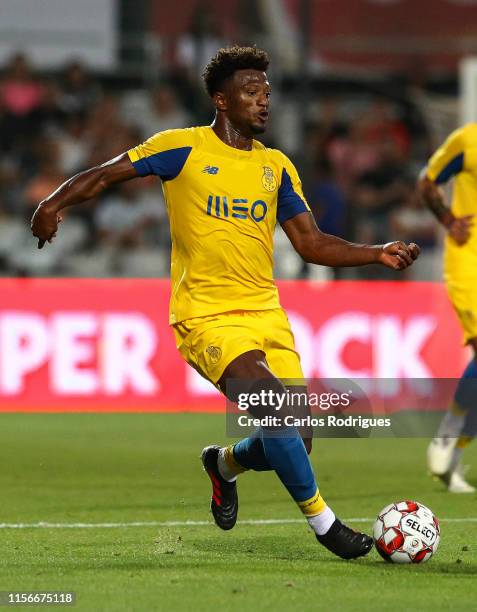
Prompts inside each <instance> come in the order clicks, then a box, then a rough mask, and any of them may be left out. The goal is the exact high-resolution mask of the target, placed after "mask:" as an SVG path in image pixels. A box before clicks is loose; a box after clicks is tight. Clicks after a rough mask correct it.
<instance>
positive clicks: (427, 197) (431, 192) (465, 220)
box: [417, 170, 474, 245]
mask: <svg viewBox="0 0 477 612" xmlns="http://www.w3.org/2000/svg"><path fill="white" fill-rule="evenodd" d="M417 190H418V193H419V196H420V198H421V201H422V202H423V203H424V204H425V205H426V206H427V207H428V208H429V210H431V211H432V213H433V214H434V216H435V217H436V219H437V220H438V221H439V222H440V223H441V224H442V225H443V226H444V227H445V228H446V229H447V231H448V233H449V235H450V236H451V237H452V238H453V239H454V240H455V242H457V244H459V245H462V244H465V243H466V242H467V240H468V239H469V238H470V232H471V229H472V223H473V218H474V215H465V216H464V217H456V216H455V215H454V214H453V213H452V211H451V210H450V208H449V207H448V206H447V205H446V203H445V197H444V192H443V190H442V189H441V188H440V187H439V185H437V184H436V183H435V182H434V181H432V180H431V179H430V178H429V177H428V176H426V173H425V170H424V171H423V173H422V174H421V176H420V178H419V181H418V183H417Z"/></svg>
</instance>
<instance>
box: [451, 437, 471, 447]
mask: <svg viewBox="0 0 477 612" xmlns="http://www.w3.org/2000/svg"><path fill="white" fill-rule="evenodd" d="M472 440H473V438H471V437H470V436H459V438H458V440H457V442H456V445H455V447H456V448H460V449H464V448H466V447H467V446H469V444H470V443H471V442H472Z"/></svg>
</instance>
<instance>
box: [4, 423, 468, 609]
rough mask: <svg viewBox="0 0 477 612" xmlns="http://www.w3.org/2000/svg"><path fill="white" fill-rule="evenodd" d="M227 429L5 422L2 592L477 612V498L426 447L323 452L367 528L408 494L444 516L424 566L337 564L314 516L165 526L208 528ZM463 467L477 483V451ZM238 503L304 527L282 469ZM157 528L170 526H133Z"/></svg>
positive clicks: (325, 475) (319, 445)
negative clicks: (215, 467)
mask: <svg viewBox="0 0 477 612" xmlns="http://www.w3.org/2000/svg"><path fill="white" fill-rule="evenodd" d="M224 428H225V423H224V418H223V417H222V416H216V415H215V416H214V415H205V414H200V415H197V414H195V415H193V414H192V415H191V414H187V415H186V414H177V415H168V414H144V415H143V414H137V415H114V414H108V415H92V414H69V415H44V414H43V415H31V414H27V415H19V414H2V415H0V462H1V472H0V491H1V505H0V523H1V524H2V526H1V528H0V540H1V550H2V555H1V556H0V591H7V590H12V591H36V590H39V591H45V590H48V591H61V590H68V591H75V592H76V596H77V603H76V605H75V608H74V609H81V610H93V611H94V610H111V611H113V610H114V611H122V610H134V611H135V610H138V611H143V610H144V611H145V610H171V609H176V610H189V609H195V610H204V611H205V610H211V609H223V610H227V611H228V610H244V609H252V608H253V609H255V610H259V611H262V610H275V611H276V610H292V609H293V610H294V609H299V610H300V609H301V610H315V609H322V610H367V609H371V608H372V609H377V610H396V609H409V610H431V609H432V610H447V609H449V608H452V609H453V610H469V609H474V608H475V602H476V601H477V580H476V572H477V538H476V534H477V507H476V496H475V495H470V496H469V495H462V496H459V495H452V496H451V495H449V494H447V493H445V492H444V490H443V489H442V488H441V486H440V484H439V483H437V482H434V481H432V480H431V479H430V478H429V477H428V476H427V475H426V470H425V465H424V453H425V448H426V444H427V441H426V440H418V439H414V440H403V439H401V440H394V439H391V440H389V439H367V440H336V439H335V440H316V441H315V449H314V452H313V455H312V456H313V462H314V465H315V471H316V474H317V476H318V479H319V483H320V488H321V490H322V492H323V495H324V497H325V499H327V501H328V502H329V504H330V505H331V506H332V507H333V509H334V510H335V512H336V513H337V514H338V515H339V516H340V517H342V518H344V519H353V518H354V519H365V520H364V521H361V522H355V523H354V525H355V526H356V527H357V528H360V529H366V530H368V531H369V530H370V529H371V527H372V522H373V521H372V518H373V517H374V516H375V515H376V514H377V512H378V511H379V510H380V509H381V508H382V507H383V506H385V505H386V504H387V503H389V502H391V501H394V500H397V499H401V498H411V499H417V500H419V501H421V502H423V503H424V504H426V505H428V506H429V507H430V508H432V510H433V511H434V512H435V513H436V515H437V516H438V517H439V518H440V519H443V520H442V524H441V527H442V539H441V546H440V549H439V550H438V552H437V554H436V556H435V557H434V558H433V559H431V560H430V561H429V562H428V563H427V564H424V565H416V566H395V565H388V564H386V563H385V562H383V561H382V560H381V559H380V557H379V556H378V555H377V553H376V552H375V551H373V552H372V553H371V554H370V555H369V556H368V557H366V558H364V559H360V560H357V561H353V562H345V561H341V560H339V559H336V558H334V557H333V556H332V555H331V554H330V553H328V552H327V551H326V550H324V549H323V548H321V547H320V546H319V545H318V543H317V542H316V541H315V538H314V536H313V534H312V533H311V532H310V531H309V530H308V528H307V526H306V523H305V522H304V521H303V522H297V523H286V522H280V523H277V524H239V525H237V526H236V528H235V529H233V530H232V531H231V532H227V533H225V532H221V531H220V530H219V529H217V528H216V527H214V526H213V525H212V524H206V525H203V524H194V525H183V524H176V525H171V524H164V523H168V522H171V521H172V522H185V521H195V522H201V521H210V515H209V513H208V499H209V494H210V492H209V488H210V487H209V480H208V478H207V477H206V476H205V474H204V473H203V472H202V470H201V465H200V462H199V459H198V457H199V454H200V451H201V449H202V447H203V446H204V445H206V444H207V443H211V442H224V441H226V438H225V434H224ZM466 461H469V462H470V463H471V464H473V466H474V472H475V473H476V474H477V446H476V447H475V448H474V447H471V448H470V449H469V451H468V452H467V453H466ZM470 481H472V478H470ZM473 481H474V483H475V481H476V478H475V476H474V480H473ZM239 495H240V503H241V509H240V519H242V520H252V521H253V520H260V519H278V520H281V521H285V520H290V519H292V520H293V519H297V520H298V519H300V514H299V512H298V510H297V508H296V507H295V505H294V504H293V502H292V501H291V500H290V499H289V498H288V495H287V493H286V491H285V490H284V489H283V488H282V486H281V485H280V483H279V482H278V480H277V478H276V477H275V475H274V474H266V473H261V474H256V473H249V474H244V475H243V476H242V477H241V478H240V484H239ZM367 519H371V520H367ZM463 519H464V520H463ZM465 519H467V521H466V520H465ZM469 519H474V520H473V521H472V520H469ZM39 522H47V523H52V524H64V525H67V526H62V527H58V526H56V527H54V526H50V527H33V526H30V527H29V526H28V525H32V524H36V523H39ZM145 522H146V523H147V522H152V523H162V524H153V525H142V526H141V525H132V524H131V523H145ZM79 524H83V526H80V525H79ZM85 524H86V525H96V526H94V527H92V526H89V527H86V526H84V525H85ZM111 524H113V525H116V526H111ZM13 525H15V526H16V527H13ZM20 525H23V527H20ZM74 525H76V526H74ZM57 608H58V607H56V609H57ZM48 609H54V608H48Z"/></svg>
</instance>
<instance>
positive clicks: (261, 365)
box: [204, 351, 373, 559]
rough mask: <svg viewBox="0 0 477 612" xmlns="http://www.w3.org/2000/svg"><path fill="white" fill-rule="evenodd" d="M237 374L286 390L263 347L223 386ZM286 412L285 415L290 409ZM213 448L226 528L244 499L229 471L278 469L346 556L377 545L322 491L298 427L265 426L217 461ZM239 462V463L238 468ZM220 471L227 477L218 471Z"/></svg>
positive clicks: (255, 412)
mask: <svg viewBox="0 0 477 612" xmlns="http://www.w3.org/2000/svg"><path fill="white" fill-rule="evenodd" d="M232 378H233V379H243V380H244V382H245V381H248V382H250V381H254V382H253V385H254V387H253V391H258V390H259V389H260V390H261V389H264V390H266V391H267V392H268V391H272V392H273V393H284V392H285V388H284V387H283V386H282V384H281V382H280V381H279V380H278V379H277V378H276V377H275V376H274V375H273V373H272V372H271V371H270V370H269V368H268V365H267V363H266V359H265V355H264V353H262V352H261V351H249V352H247V353H244V354H243V355H241V356H240V357H238V358H237V359H235V360H234V361H233V362H232V363H231V364H230V365H229V366H228V367H227V368H226V370H225V372H224V375H223V376H222V378H221V379H220V381H219V386H220V388H221V389H224V390H225V391H226V387H225V383H226V380H227V379H232ZM229 399H232V400H233V399H234V398H232V397H230V398H229ZM269 411H270V407H267V406H259V407H256V408H253V409H250V410H249V412H250V413H251V414H252V416H254V417H259V418H263V417H264V416H267V415H268V413H269ZM281 416H282V417H284V416H285V414H282V415H281ZM210 448H211V447H209V449H210ZM209 449H204V453H205V455H206V457H207V456H208V457H210V463H211V465H209V467H206V469H207V472H208V474H209V477H210V479H211V481H212V485H213V496H212V501H211V509H212V513H213V515H214V518H215V520H216V522H217V524H218V525H219V526H221V527H222V528H224V527H223V526H222V525H223V524H225V525H227V526H226V527H225V528H227V529H230V526H229V525H230V524H231V523H232V521H233V519H232V517H231V510H232V508H233V507H235V508H237V509H238V502H237V503H235V504H234V502H233V494H232V489H229V490H228V491H227V490H223V483H225V482H228V484H229V485H232V486H233V487H234V491H235V495H236V488H235V487H236V484H235V481H231V480H229V479H227V476H232V478H235V477H236V476H237V475H238V473H239V471H244V468H245V469H258V470H261V469H273V470H274V471H275V472H276V473H277V475H278V477H279V478H280V480H281V481H282V483H283V484H284V486H285V487H286V488H287V490H288V492H289V493H290V495H291V496H292V497H293V499H294V500H295V501H296V503H297V504H298V506H299V507H300V509H301V511H302V512H303V514H304V515H305V517H306V519H307V520H308V523H309V525H310V527H311V528H312V529H313V531H314V532H315V534H316V537H317V539H318V541H319V542H320V543H321V544H323V546H325V547H326V548H328V550H330V551H331V552H333V553H334V554H336V555H338V556H340V557H342V558H344V559H353V558H356V557H360V556H362V555H365V554H367V553H368V552H369V551H370V550H371V547H372V544H373V541H372V538H370V537H369V536H367V535H366V534H363V533H357V532H355V531H353V530H352V529H350V528H349V527H347V526H346V525H343V524H342V523H341V522H340V521H339V519H337V518H336V517H335V515H334V513H333V511H332V510H331V509H330V508H329V507H328V506H327V504H326V503H325V501H324V500H323V498H322V497H321V494H320V492H319V490H318V487H317V485H316V481H315V477H314V474H313V470H312V467H311V464H310V461H309V458H308V453H307V450H306V448H305V445H304V442H303V440H302V439H301V437H300V435H299V434H298V431H297V430H296V428H294V427H282V426H277V427H262V428H261V432H260V435H259V436H254V437H251V438H247V439H245V440H242V441H241V442H239V443H237V444H236V445H234V447H229V449H226V452H227V453H228V456H227V454H225V452H223V451H225V449H221V450H220V451H218V452H217V451H215V457H216V459H215V460H216V463H213V460H212V454H211V450H209ZM230 454H232V457H230ZM231 459H232V461H231ZM204 463H205V462H204ZM234 465H235V466H237V467H236V470H237V472H236V473H235V474H234ZM218 474H219V475H220V476H221V478H218V477H217V475H218ZM223 494H225V495H226V496H228V499H227V503H226V504H225V505H226V512H225V513H224V512H223V510H222V507H223V505H224V504H223ZM235 518H236V516H235ZM233 522H234V521H233Z"/></svg>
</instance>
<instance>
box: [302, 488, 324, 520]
mask: <svg viewBox="0 0 477 612" xmlns="http://www.w3.org/2000/svg"><path fill="white" fill-rule="evenodd" d="M297 504H298V507H299V508H300V510H301V511H302V512H303V514H304V515H305V516H306V517H307V518H308V517H309V516H316V515H317V514H321V513H322V512H323V510H324V509H325V508H326V507H327V506H326V502H325V500H324V499H323V498H322V497H321V494H320V491H319V490H317V491H316V493H315V495H313V497H310V499H306V500H305V501H302V502H297Z"/></svg>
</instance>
